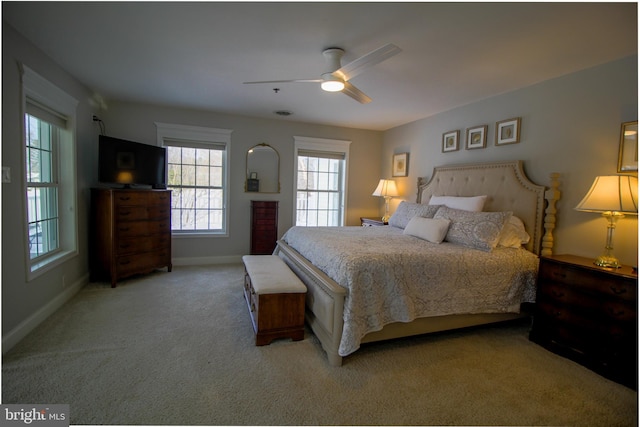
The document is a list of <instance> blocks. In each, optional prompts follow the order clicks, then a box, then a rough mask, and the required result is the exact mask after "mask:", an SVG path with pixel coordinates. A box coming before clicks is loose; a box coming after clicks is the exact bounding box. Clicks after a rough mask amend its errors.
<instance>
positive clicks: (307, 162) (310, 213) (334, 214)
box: [294, 137, 350, 227]
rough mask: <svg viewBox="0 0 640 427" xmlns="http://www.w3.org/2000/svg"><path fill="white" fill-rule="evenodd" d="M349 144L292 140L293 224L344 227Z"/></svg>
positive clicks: (303, 139) (306, 139)
mask: <svg viewBox="0 0 640 427" xmlns="http://www.w3.org/2000/svg"><path fill="white" fill-rule="evenodd" d="M349 144H350V142H349V141H338V140H327V139H319V138H305V137H295V151H296V165H297V166H296V186H295V189H296V194H295V200H296V204H295V213H294V215H295V218H296V225H300V226H314V227H318V226H319V227H322V226H340V225H344V218H345V200H346V195H345V189H346V184H347V170H346V165H347V164H348V162H347V159H348V155H349Z"/></svg>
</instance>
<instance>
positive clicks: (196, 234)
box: [171, 230, 229, 239]
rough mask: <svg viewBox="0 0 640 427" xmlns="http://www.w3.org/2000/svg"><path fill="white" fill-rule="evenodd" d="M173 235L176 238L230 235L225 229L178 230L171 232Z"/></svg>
mask: <svg viewBox="0 0 640 427" xmlns="http://www.w3.org/2000/svg"><path fill="white" fill-rule="evenodd" d="M171 237H172V238H175V239H201V238H211V237H229V233H227V232H225V231H176V230H173V231H172V232H171Z"/></svg>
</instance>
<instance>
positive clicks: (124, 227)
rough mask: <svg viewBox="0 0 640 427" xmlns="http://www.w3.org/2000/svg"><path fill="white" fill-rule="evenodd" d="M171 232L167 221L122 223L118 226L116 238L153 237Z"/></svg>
mask: <svg viewBox="0 0 640 427" xmlns="http://www.w3.org/2000/svg"><path fill="white" fill-rule="evenodd" d="M169 230H170V222H169V220H165V221H130V222H120V223H119V224H118V225H116V230H115V231H116V236H117V238H118V239H128V238H131V237H143V236H152V235H156V234H164V233H167V232H168V231H169Z"/></svg>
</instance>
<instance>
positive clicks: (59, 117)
mask: <svg viewBox="0 0 640 427" xmlns="http://www.w3.org/2000/svg"><path fill="white" fill-rule="evenodd" d="M22 88H23V102H24V104H23V105H24V123H23V125H24V154H25V157H24V163H23V165H24V173H23V176H24V182H25V190H26V194H25V223H26V226H25V239H26V244H25V247H26V251H27V255H28V256H27V279H28V280H30V279H32V278H34V277H37V276H38V275H39V274H41V273H43V272H45V271H47V270H49V269H50V268H52V267H53V266H56V265H58V264H60V263H61V262H63V261H64V260H66V259H68V258H69V257H71V256H73V255H75V254H77V246H78V245H77V217H76V214H75V212H76V209H75V206H76V164H75V159H76V155H75V126H74V123H75V110H76V106H77V101H76V100H75V99H73V98H72V97H70V96H69V95H67V94H66V93H65V92H63V91H62V90H60V89H59V88H58V87H56V86H54V85H52V84H51V83H49V82H48V81H47V80H45V79H44V78H42V77H41V76H39V75H38V74H36V73H35V72H33V71H32V70H31V69H29V68H28V67H25V66H23V67H22Z"/></svg>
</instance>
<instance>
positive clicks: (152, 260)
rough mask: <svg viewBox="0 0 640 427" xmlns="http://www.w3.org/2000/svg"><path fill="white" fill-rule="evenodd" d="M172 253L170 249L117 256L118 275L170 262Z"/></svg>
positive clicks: (153, 267) (138, 271)
mask: <svg viewBox="0 0 640 427" xmlns="http://www.w3.org/2000/svg"><path fill="white" fill-rule="evenodd" d="M170 261H171V254H170V252H169V251H168V250H160V251H156V252H145V253H142V254H135V255H128V256H127V255H125V256H119V257H117V261H116V271H117V273H118V276H121V277H125V276H129V275H131V274H137V273H144V272H147V271H151V270H153V269H155V268H161V267H165V266H167V265H168V264H170Z"/></svg>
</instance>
